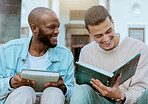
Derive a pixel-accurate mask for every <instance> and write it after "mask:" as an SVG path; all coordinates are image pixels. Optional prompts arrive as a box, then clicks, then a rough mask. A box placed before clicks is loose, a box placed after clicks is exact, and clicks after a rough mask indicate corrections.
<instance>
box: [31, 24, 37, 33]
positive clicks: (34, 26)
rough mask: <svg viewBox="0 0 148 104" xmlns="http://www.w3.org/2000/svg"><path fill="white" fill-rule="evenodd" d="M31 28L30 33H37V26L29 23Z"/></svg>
mask: <svg viewBox="0 0 148 104" xmlns="http://www.w3.org/2000/svg"><path fill="white" fill-rule="evenodd" d="M30 27H31V30H32V33H33V34H35V35H38V33H39V27H38V26H37V25H35V24H31V26H30Z"/></svg>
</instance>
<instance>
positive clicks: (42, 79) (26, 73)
mask: <svg viewBox="0 0 148 104" xmlns="http://www.w3.org/2000/svg"><path fill="white" fill-rule="evenodd" d="M21 78H24V79H29V80H34V81H35V84H34V85H32V87H33V88H34V90H35V91H36V92H42V91H43V90H44V89H45V88H46V87H45V86H44V84H45V83H46V82H57V81H58V78H59V73H58V72H51V71H44V70H29V69H22V72H21Z"/></svg>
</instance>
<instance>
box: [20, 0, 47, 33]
mask: <svg viewBox="0 0 148 104" xmlns="http://www.w3.org/2000/svg"><path fill="white" fill-rule="evenodd" d="M35 7H49V0H29V1H28V0H22V9H21V27H28V28H29V24H28V15H29V13H30V12H31V10H32V9H34V8H35ZM31 34H32V32H31V30H30V28H29V35H31Z"/></svg>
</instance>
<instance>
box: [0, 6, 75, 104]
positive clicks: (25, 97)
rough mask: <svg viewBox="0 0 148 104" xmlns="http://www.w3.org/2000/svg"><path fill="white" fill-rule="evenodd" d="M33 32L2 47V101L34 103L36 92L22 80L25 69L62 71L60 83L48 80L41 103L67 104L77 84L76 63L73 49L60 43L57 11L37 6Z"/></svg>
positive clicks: (32, 17) (32, 16)
mask: <svg viewBox="0 0 148 104" xmlns="http://www.w3.org/2000/svg"><path fill="white" fill-rule="evenodd" d="M28 22H29V25H30V28H31V30H32V33H33V35H32V36H30V37H28V38H24V39H16V40H12V41H10V42H8V43H6V44H5V45H4V46H3V47H2V48H1V49H0V104H4V103H5V104H34V103H35V101H36V93H35V91H34V89H33V88H32V87H30V85H33V84H35V83H36V82H34V81H32V80H27V79H22V78H21V77H20V76H21V73H20V72H21V70H22V69H32V70H34V69H35V70H37V69H40V70H49V71H56V72H59V74H60V77H59V80H58V82H47V83H45V86H46V89H45V90H44V91H43V92H42V96H41V98H40V99H41V100H40V103H41V104H64V102H65V98H66V100H67V101H68V99H69V97H70V94H71V90H72V88H73V87H74V64H73V55H72V53H71V51H70V50H68V49H67V48H65V47H63V46H60V45H59V44H57V37H58V34H59V26H60V22H59V19H58V18H57V16H56V14H55V13H54V12H53V11H52V10H50V9H48V8H43V7H38V8H35V9H33V10H32V11H31V12H30V14H29V17H28Z"/></svg>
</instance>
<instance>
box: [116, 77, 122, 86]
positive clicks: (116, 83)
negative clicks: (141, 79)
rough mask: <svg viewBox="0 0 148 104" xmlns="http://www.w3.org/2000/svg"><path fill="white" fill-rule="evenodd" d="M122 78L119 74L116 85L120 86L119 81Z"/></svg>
mask: <svg viewBox="0 0 148 104" xmlns="http://www.w3.org/2000/svg"><path fill="white" fill-rule="evenodd" d="M120 78H121V76H120V75H119V76H118V77H117V80H116V83H115V85H118V86H119V81H120Z"/></svg>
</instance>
